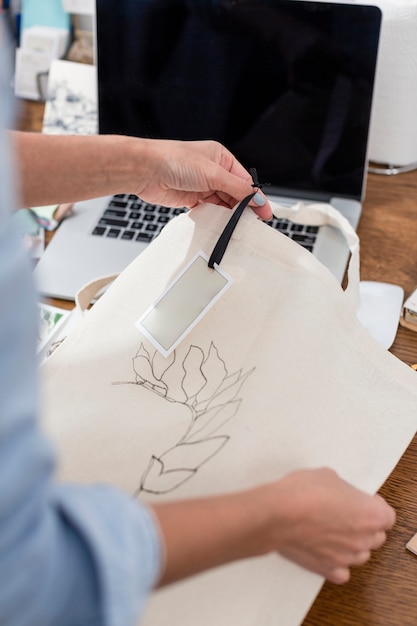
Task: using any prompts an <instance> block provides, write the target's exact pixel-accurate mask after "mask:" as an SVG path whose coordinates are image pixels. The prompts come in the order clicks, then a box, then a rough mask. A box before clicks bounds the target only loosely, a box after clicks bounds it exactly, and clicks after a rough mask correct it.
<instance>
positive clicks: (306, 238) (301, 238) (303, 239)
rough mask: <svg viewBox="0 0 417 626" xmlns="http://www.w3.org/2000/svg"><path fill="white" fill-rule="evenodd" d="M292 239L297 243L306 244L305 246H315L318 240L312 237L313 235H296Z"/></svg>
mask: <svg viewBox="0 0 417 626" xmlns="http://www.w3.org/2000/svg"><path fill="white" fill-rule="evenodd" d="M291 239H293V240H294V241H296V242H297V243H305V244H313V243H314V242H315V240H316V238H315V237H312V236H311V235H299V234H297V233H294V234H293V235H292V237H291Z"/></svg>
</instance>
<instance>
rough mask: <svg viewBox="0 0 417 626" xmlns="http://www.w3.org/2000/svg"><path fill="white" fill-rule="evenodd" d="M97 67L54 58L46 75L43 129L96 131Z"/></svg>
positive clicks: (75, 132) (48, 131)
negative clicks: (46, 87)
mask: <svg viewBox="0 0 417 626" xmlns="http://www.w3.org/2000/svg"><path fill="white" fill-rule="evenodd" d="M96 91H97V79H96V68H95V67H94V66H92V65H86V64H83V63H74V62H72V61H62V60H54V61H53V62H52V64H51V68H50V71H49V78H48V97H47V101H46V104H45V112H44V117H43V128H42V130H43V132H44V133H45V134H49V135H67V134H71V135H94V134H96V133H97V132H98V112H97V94H96Z"/></svg>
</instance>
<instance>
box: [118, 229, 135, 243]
mask: <svg viewBox="0 0 417 626" xmlns="http://www.w3.org/2000/svg"><path fill="white" fill-rule="evenodd" d="M135 235H136V233H135V231H134V230H125V231H124V233H123V234H122V236H121V237H120V239H127V240H128V241H131V240H132V239H133V238H134V236H135Z"/></svg>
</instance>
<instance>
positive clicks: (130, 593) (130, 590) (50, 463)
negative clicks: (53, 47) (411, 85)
mask: <svg viewBox="0 0 417 626" xmlns="http://www.w3.org/2000/svg"><path fill="white" fill-rule="evenodd" d="M0 113H1V111H0ZM0 135H1V132H0ZM4 146H5V142H3V137H1V136H0V303H1V304H0V623H1V624H7V626H34V625H36V626H39V625H42V626H52V625H53V626H57V624H59V625H60V626H99V625H100V626H101V625H103V626H130V625H136V624H137V622H138V619H139V616H140V614H141V612H142V610H143V608H144V605H145V602H146V598H147V596H148V594H149V592H150V590H151V589H152V587H153V586H154V585H155V582H156V579H157V577H158V574H159V572H160V568H161V542H160V537H159V532H158V528H157V526H156V524H155V522H154V519H153V517H152V514H151V513H150V511H149V510H148V509H147V508H146V507H145V506H144V505H141V504H140V503H139V502H138V501H136V500H134V499H133V498H131V497H130V496H128V495H127V494H124V493H123V492H121V491H118V490H117V489H115V488H113V487H110V486H107V485H92V486H81V485H72V484H61V483H58V482H56V481H54V479H53V473H54V467H55V459H54V453H53V450H52V448H51V446H50V444H49V442H48V441H47V439H46V438H45V437H44V436H43V434H42V432H41V430H40V428H39V425H38V423H37V418H36V413H37V406H38V373H37V366H36V354H35V353H36V336H37V329H36V303H35V295H34V289H33V285H32V272H31V268H30V264H29V259H28V255H27V253H26V251H25V250H24V249H23V246H22V245H21V238H20V237H19V235H18V234H17V232H16V230H15V226H14V221H13V220H12V218H11V213H10V212H9V211H8V210H7V208H6V207H5V204H9V202H11V197H10V195H9V196H7V195H6V194H5V191H4V190H5V189H6V187H7V185H6V182H8V180H9V179H8V176H5V174H9V172H8V171H7V164H6V159H5V150H4Z"/></svg>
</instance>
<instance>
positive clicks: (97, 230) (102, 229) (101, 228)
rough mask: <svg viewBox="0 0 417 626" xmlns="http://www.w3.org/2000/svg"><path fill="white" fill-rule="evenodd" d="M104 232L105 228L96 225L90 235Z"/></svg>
mask: <svg viewBox="0 0 417 626" xmlns="http://www.w3.org/2000/svg"><path fill="white" fill-rule="evenodd" d="M105 232H106V229H105V228H104V227H103V226H96V227H95V229H94V230H93V232H92V233H91V234H92V235H104V233H105Z"/></svg>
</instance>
